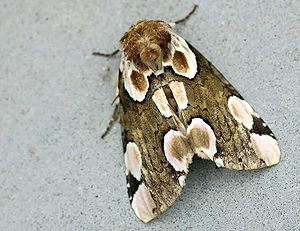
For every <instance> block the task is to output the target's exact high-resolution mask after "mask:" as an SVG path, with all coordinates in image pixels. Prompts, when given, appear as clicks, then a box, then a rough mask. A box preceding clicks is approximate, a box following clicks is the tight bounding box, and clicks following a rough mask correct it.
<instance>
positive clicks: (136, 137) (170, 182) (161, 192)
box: [119, 75, 186, 222]
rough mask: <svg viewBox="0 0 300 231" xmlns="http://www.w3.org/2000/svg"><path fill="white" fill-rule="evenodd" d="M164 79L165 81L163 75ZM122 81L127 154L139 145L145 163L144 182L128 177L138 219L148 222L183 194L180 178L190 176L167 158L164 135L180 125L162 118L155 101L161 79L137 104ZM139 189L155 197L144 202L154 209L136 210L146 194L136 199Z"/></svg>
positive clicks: (129, 193) (131, 197) (143, 164)
mask: <svg viewBox="0 0 300 231" xmlns="http://www.w3.org/2000/svg"><path fill="white" fill-rule="evenodd" d="M160 78H163V75H161V76H160ZM122 79H123V78H120V82H119V89H120V105H121V107H120V123H121V127H122V138H123V145H124V152H125V153H128V152H129V151H130V150H128V143H135V144H136V145H137V146H138V148H139V152H140V156H141V161H142V165H141V173H142V174H141V178H140V179H136V177H134V176H133V175H132V174H131V173H130V172H129V174H127V176H126V178H127V187H128V196H129V199H130V202H131V204H132V207H133V209H134V210H135V212H136V214H137V216H138V217H139V218H140V219H142V220H143V221H145V222H147V221H148V220H151V219H152V218H154V217H156V216H158V215H159V214H161V213H162V212H163V211H164V210H165V209H167V208H168V207H169V206H170V205H171V204H172V203H173V202H174V201H175V200H176V198H177V197H178V196H179V195H180V193H181V191H182V186H183V184H184V182H179V179H182V176H185V175H186V173H185V172H184V171H175V169H174V168H173V167H172V166H171V165H170V163H169V162H168V161H167V160H166V157H165V155H164V151H163V140H164V135H165V134H166V133H167V132H168V131H169V130H171V129H176V126H175V124H174V123H173V121H172V119H171V118H164V117H163V116H162V115H161V113H160V112H159V111H158V110H157V109H156V106H155V104H154V102H153V101H152V99H151V97H152V95H153V92H154V91H155V90H156V89H157V88H158V87H159V85H160V84H159V80H158V79H157V80H156V81H155V82H156V83H154V84H150V89H149V91H148V93H147V96H146V99H145V100H144V101H143V102H141V103H138V104H137V103H135V101H133V100H132V98H131V97H130V96H129V94H128V93H127V91H126V90H125V88H124V84H123V81H122ZM125 155H126V154H125ZM125 158H126V156H125ZM131 160H132V158H131ZM129 161H130V160H129ZM180 177H181V178H180ZM180 184H181V185H180ZM139 187H142V189H143V190H144V191H145V190H148V191H149V193H150V194H151V197H152V199H149V198H147V200H148V202H143V203H150V204H151V206H150V207H151V208H152V209H153V210H151V211H150V210H146V211H142V212H137V209H135V208H134V206H135V205H134V204H133V203H136V202H135V201H133V199H134V196H135V200H136V199H138V200H139V203H141V202H140V200H143V199H142V196H143V195H141V196H140V198H136V195H135V194H136V192H137V191H138V190H139ZM149 200H150V202H149Z"/></svg>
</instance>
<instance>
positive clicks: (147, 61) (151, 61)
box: [139, 43, 163, 75]
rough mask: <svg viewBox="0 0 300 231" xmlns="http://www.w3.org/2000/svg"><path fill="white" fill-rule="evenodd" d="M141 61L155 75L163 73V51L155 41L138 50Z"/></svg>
mask: <svg viewBox="0 0 300 231" xmlns="http://www.w3.org/2000/svg"><path fill="white" fill-rule="evenodd" d="M139 56H140V59H141V62H142V63H143V64H144V65H146V66H147V67H148V68H150V69H151V70H152V71H153V73H154V74H155V75H158V74H161V73H163V65H162V61H163V51H162V49H161V48H160V46H159V45H158V44H156V43H152V44H150V45H148V46H145V47H144V48H143V49H142V51H141V52H140V55H139Z"/></svg>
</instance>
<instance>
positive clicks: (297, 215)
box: [0, 0, 300, 231]
mask: <svg viewBox="0 0 300 231" xmlns="http://www.w3.org/2000/svg"><path fill="white" fill-rule="evenodd" d="M193 2H195V1H184V4H183V1H171V0H164V1H125V0H117V1H108V0H107V1H106V0H100V1H89V2H86V1H34V0H25V1H14V2H12V1H11V2H9V3H8V2H7V1H1V2H0V42H1V43H0V60H1V63H0V73H1V74H0V112H1V113H0V156H1V159H0V230H3V231H5V230H16V231H18V230H175V229H176V230H299V229H300V224H299V223H300V182H299V176H300V168H299V165H300V151H299V141H300V136H299V117H300V113H299V112H300V105H299V92H300V81H299V78H300V65H299V59H300V47H299V45H300V39H299V34H300V26H299V25H300V16H299V9H300V3H299V1H297V0H273V1H260V0H254V1H238V0H207V1H199V3H198V4H199V5H200V7H199V9H198V11H197V12H196V14H195V15H194V16H193V17H192V18H191V19H190V20H189V21H188V22H187V23H186V24H185V25H184V26H178V28H177V31H178V33H179V34H180V35H182V36H183V37H184V38H186V39H187V40H188V41H190V42H191V43H192V44H193V45H194V46H195V47H196V48H198V49H199V50H200V51H201V52H202V53H203V54H204V55H205V56H206V57H207V58H208V59H209V60H211V61H212V62H213V63H214V64H215V66H216V67H217V68H218V69H220V70H221V72H222V73H223V74H224V75H225V76H226V77H227V78H228V79H229V80H230V81H231V82H232V83H233V84H234V86H236V88H237V89H238V90H239V91H240V93H241V94H242V95H243V96H244V97H245V98H246V99H247V100H248V102H249V103H250V104H251V105H252V106H253V107H254V108H255V109H256V110H257V112H258V113H259V114H260V115H261V116H262V117H263V118H264V119H265V121H266V122H267V123H268V124H269V125H270V127H271V128H272V130H273V132H274V133H275V135H276V136H277V137H278V140H279V143H280V145H281V150H282V161H281V162H280V164H279V165H277V166H275V167H273V168H269V169H265V170H261V171H252V172H237V171H230V170H226V169H216V168H215V167H214V164H212V163H210V162H207V161H202V160H196V161H195V162H194V163H193V165H192V168H191V171H190V174H189V177H188V180H187V185H186V187H185V190H184V192H183V194H182V196H181V197H180V198H179V199H178V200H177V202H176V203H175V204H174V205H173V206H172V207H171V208H170V209H169V210H168V211H167V212H166V213H164V214H163V215H162V216H160V217H159V218H158V219H156V220H154V221H153V222H151V223H149V224H146V225H145V224H143V223H141V222H140V221H139V220H138V219H137V218H136V217H135V216H134V214H133V211H132V210H131V208H130V206H129V203H128V198H127V194H126V183H125V174H124V164H123V153H122V148H121V137H120V127H119V125H118V124H117V125H116V126H115V127H114V128H113V130H112V132H111V133H110V134H109V135H108V136H107V138H106V139H105V140H101V139H100V134H101V132H102V130H103V129H104V128H105V126H106V124H107V122H108V121H109V119H110V116H111V114H112V111H113V108H112V107H111V106H110V103H111V101H112V100H113V98H114V83H113V80H112V76H113V75H114V73H115V71H116V70H117V67H118V64H119V58H120V55H118V56H117V57H116V58H112V59H107V58H99V57H93V56H91V52H92V51H95V50H101V51H112V50H114V49H115V48H116V47H117V45H118V39H119V38H120V36H121V35H122V33H123V32H125V31H126V30H127V29H128V27H129V26H130V24H131V23H133V22H134V21H135V20H137V19H140V18H144V17H148V18H161V19H164V20H167V21H174V20H176V19H178V18H180V17H182V16H183V15H185V14H186V12H188V11H189V10H190V9H191V6H192V4H193Z"/></svg>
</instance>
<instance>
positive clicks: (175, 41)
mask: <svg viewBox="0 0 300 231" xmlns="http://www.w3.org/2000/svg"><path fill="white" fill-rule="evenodd" d="M175 51H180V52H182V53H183V54H184V55H185V57H186V60H187V63H188V66H189V68H188V70H187V72H179V71H177V70H176V69H175V68H174V66H173V63H172V60H168V61H167V62H164V63H163V65H164V66H170V65H171V66H172V68H173V70H174V71H175V73H177V74H179V75H182V76H185V77H187V78H189V79H192V78H194V77H195V75H196V73H197V61H196V56H195V54H194V53H193V52H192V51H191V49H190V48H189V46H188V44H187V43H186V41H185V40H184V39H183V38H181V37H180V36H178V35H177V34H175V33H171V55H172V57H173V55H174V53H175Z"/></svg>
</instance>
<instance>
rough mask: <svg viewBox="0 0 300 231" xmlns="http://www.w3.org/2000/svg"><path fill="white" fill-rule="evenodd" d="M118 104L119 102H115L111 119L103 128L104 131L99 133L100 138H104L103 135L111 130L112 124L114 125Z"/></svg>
mask: <svg viewBox="0 0 300 231" xmlns="http://www.w3.org/2000/svg"><path fill="white" fill-rule="evenodd" d="M119 106H120V104H119V103H118V104H116V106H115V110H114V113H113V114H112V116H111V119H110V121H109V123H108V125H107V127H106V129H105V131H104V132H103V133H102V135H101V139H104V137H105V136H106V135H107V134H108V132H109V131H110V130H111V128H112V126H113V125H114V123H115V122H116V121H117V120H118V119H119Z"/></svg>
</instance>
